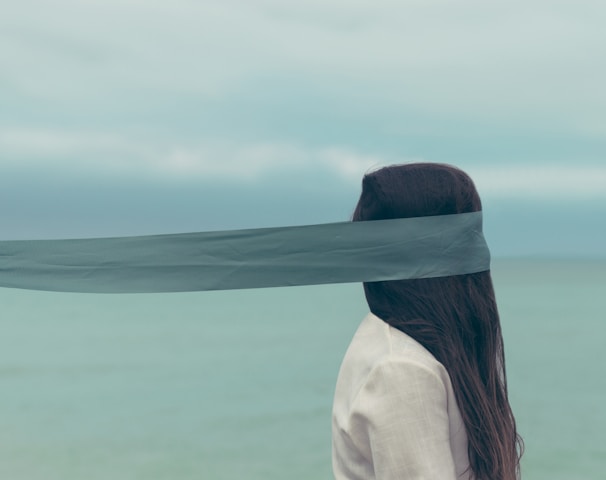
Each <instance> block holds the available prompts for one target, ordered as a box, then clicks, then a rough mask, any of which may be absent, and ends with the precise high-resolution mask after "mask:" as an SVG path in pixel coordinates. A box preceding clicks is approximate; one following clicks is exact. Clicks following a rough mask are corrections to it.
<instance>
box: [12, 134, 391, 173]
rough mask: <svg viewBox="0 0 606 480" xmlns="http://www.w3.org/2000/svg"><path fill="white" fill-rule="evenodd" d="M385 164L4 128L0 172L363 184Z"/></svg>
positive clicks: (301, 152) (309, 152)
mask: <svg viewBox="0 0 606 480" xmlns="http://www.w3.org/2000/svg"><path fill="white" fill-rule="evenodd" d="M384 163H385V159H384V158H382V157H379V156H375V155H368V154H364V153H358V152H356V151H353V150H351V149H348V148H345V147H340V146H328V147H323V148H304V147H301V146H297V145H293V144H288V143H284V142H257V143H254V144H245V145H235V144H233V143H230V144H227V143H225V142H217V141H208V142H206V143H204V142H202V143H197V144H185V145H183V144H174V143H173V142H171V141H162V140H155V141H152V142H149V141H142V140H137V139H133V138H126V137H124V136H120V135H117V134H111V133H104V132H90V131H86V132H79V131H64V130H48V129H29V130H28V129H0V169H1V168H2V167H5V168H6V167H12V168H15V167H16V168H21V169H23V168H30V169H32V170H33V171H35V169H39V168H41V167H42V168H44V167H47V168H49V167H51V168H53V169H54V170H57V169H63V170H65V171H70V172H74V171H87V172H92V173H94V172H97V173H106V174H112V173H118V174H119V173H123V174H128V173H136V174H138V175H142V176H156V177H161V178H167V177H168V178H172V179H187V178H191V177H199V178H204V179H207V180H216V179H219V180H223V181H226V180H229V179H231V180H234V181H236V182H240V181H256V180H259V179H262V178H266V177H267V176H269V175H271V174H272V173H274V172H276V171H277V172H289V173H291V174H292V173H294V174H296V172H297V171H312V170H314V169H320V170H323V171H326V172H328V173H330V174H332V175H334V176H336V177H337V178H340V179H342V180H345V181H351V180H355V181H356V182H358V181H359V179H360V178H361V177H362V175H363V174H364V172H365V171H367V170H368V169H369V168H372V167H375V166H378V165H381V164H384Z"/></svg>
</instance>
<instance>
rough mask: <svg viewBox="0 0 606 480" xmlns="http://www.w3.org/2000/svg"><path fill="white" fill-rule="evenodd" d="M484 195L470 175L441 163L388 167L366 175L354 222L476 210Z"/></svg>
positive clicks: (479, 208)
mask: <svg viewBox="0 0 606 480" xmlns="http://www.w3.org/2000/svg"><path fill="white" fill-rule="evenodd" d="M481 209H482V204H481V202H480V197H479V195H478V192H477V191H476V188H475V186H474V184H473V182H472V180H471V178H469V176H468V175H467V174H466V173H465V172H463V171H462V170H459V169H458V168H456V167H453V166H450V165H443V164H439V163H411V164H405V165H393V166H391V167H384V168H382V169H380V170H377V171H375V172H372V173H369V174H367V175H365V176H364V179H363V181H362V195H361V196H360V200H359V201H358V205H357V206H356V210H355V212H354V215H353V220H354V221H365V220H383V219H388V218H408V217H426V216H432V215H450V214H453V213H465V212H475V211H478V210H481Z"/></svg>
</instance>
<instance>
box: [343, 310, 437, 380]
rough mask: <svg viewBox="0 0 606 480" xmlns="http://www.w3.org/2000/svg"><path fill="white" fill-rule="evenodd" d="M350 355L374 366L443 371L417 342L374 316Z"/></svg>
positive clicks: (363, 327) (367, 320)
mask: <svg viewBox="0 0 606 480" xmlns="http://www.w3.org/2000/svg"><path fill="white" fill-rule="evenodd" d="M347 353H348V354H353V355H355V356H357V357H361V360H363V361H365V362H366V363H368V365H369V366H371V367H372V366H378V365H380V364H385V363H404V364H407V363H411V364H416V365H418V366H419V367H424V368H427V369H429V370H441V369H442V368H443V367H442V365H441V364H440V362H438V360H436V358H435V357H434V356H433V355H432V354H431V352H429V350H427V349H426V348H425V347H424V346H423V345H421V344H420V343H419V342H418V341H417V340H415V339H414V338H412V337H411V336H410V335H408V334H406V333H404V332H402V331H401V330H398V329H397V328H394V327H392V326H391V325H389V324H388V323H386V322H385V321H383V320H382V319H381V318H379V317H377V316H376V315H374V314H373V313H369V314H368V315H367V316H366V317H365V318H364V320H362V323H361V324H360V326H359V327H358V330H357V331H356V333H355V335H354V337H353V339H352V341H351V344H350V347H349V350H348V352H347Z"/></svg>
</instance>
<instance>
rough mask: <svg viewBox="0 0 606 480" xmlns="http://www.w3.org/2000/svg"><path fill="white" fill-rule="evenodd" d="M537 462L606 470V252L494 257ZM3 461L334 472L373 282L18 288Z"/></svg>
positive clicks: (546, 473)
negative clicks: (348, 373)
mask: <svg viewBox="0 0 606 480" xmlns="http://www.w3.org/2000/svg"><path fill="white" fill-rule="evenodd" d="M493 277H494V280H495V285H496V290H497V296H498V300H499V307H500V311H501V316H502V323H503V328H504V335H505V342H506V352H507V365H508V375H509V383H510V386H509V388H510V396H511V400H512V404H513V406H514V409H515V413H516V416H517V419H518V424H519V429H520V431H521V433H522V435H523V436H524V438H525V441H526V455H525V457H524V462H523V477H524V478H525V479H533V480H534V479H536V480H547V479H549V480H576V479H588V480H598V479H600V480H601V479H603V478H604V477H603V472H604V471H606V438H605V434H604V432H605V431H606V413H605V410H606V409H604V407H603V405H605V404H606V380H605V378H606V377H605V376H604V374H603V370H604V359H603V356H602V351H603V345H604V342H605V339H606V322H605V320H606V316H605V315H604V311H606V300H605V298H606V263H605V262H603V261H602V262H589V261H587V262H580V261H557V262H554V261H536V260H533V261H530V260H508V261H505V260H501V261H496V262H494V267H493ZM0 302H1V305H2V313H1V316H0V329H1V332H2V334H1V335H0V478H2V479H6V480H81V479H87V480H97V479H104V480H106V479H112V480H122V479H125V480H126V479H128V480H133V479H146V480H149V479H158V480H160V479H162V480H169V479H170V480H186V479H209V480H215V479H216V480H219V479H239V478H246V479H264V480H272V479H283V478H290V479H302V480H303V479H305V480H308V479H316V478H327V479H328V478H331V470H330V409H331V402H332V392H333V386H334V382H335V379H336V375H337V372H338V368H339V364H340V361H341V357H342V355H343V353H344V351H345V349H346V347H347V344H348V342H349V340H350V338H351V336H352V335H353V332H354V331H355V329H356V327H357V324H358V323H359V321H360V320H361V319H362V317H363V316H364V315H365V314H366V305H365V302H364V299H363V293H362V289H361V286H359V285H333V286H318V287H297V288H279V289H266V290H249V291H238V292H209V293H188V294H156V295H106V296H103V295H83V294H59V293H45V292H29V291H19V290H7V289H4V290H3V289H0Z"/></svg>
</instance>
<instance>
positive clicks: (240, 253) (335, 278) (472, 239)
mask: <svg viewBox="0 0 606 480" xmlns="http://www.w3.org/2000/svg"><path fill="white" fill-rule="evenodd" d="M489 269H490V253H489V250H488V247H487V245H486V241H485V239H484V236H483V234H482V213H481V212H472V213H463V214H456V215H443V216H433V217H416V218H406V219H393V220H376V221H368V222H342V223H328V224H320V225H306V226H295V227H279V228H261V229H247V230H231V231H217V232H202V233H184V234H170V235H152V236H140V237H120V238H90V239H69V240H17V241H15V240H10V241H0V287H8V288H24V289H32V290H48V291H64V292H86V293H153V292H185V291H203V290H230V289H244V288H262V287H282V286H295V285H314V284H329V283H349V282H376V281H385V280H400V279H413V278H431V277H445V276H452V275H463V274H468V273H476V272H481V271H486V270H489Z"/></svg>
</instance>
